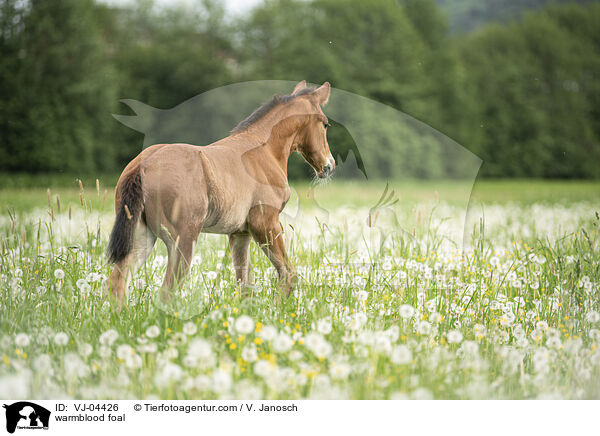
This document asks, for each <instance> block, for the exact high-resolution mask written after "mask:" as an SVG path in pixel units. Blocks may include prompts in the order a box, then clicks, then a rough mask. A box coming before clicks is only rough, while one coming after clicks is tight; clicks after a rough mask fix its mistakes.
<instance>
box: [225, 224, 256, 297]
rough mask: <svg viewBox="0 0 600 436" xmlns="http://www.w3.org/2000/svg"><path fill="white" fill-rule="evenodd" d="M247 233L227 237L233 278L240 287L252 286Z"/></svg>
mask: <svg viewBox="0 0 600 436" xmlns="http://www.w3.org/2000/svg"><path fill="white" fill-rule="evenodd" d="M251 240H252V236H250V234H249V233H233V234H231V235H229V248H230V249H231V257H232V259H233V266H234V268H235V278H236V280H237V282H238V284H240V285H241V286H242V287H243V286H244V285H248V284H252V281H253V277H252V269H251V266H250V241H251Z"/></svg>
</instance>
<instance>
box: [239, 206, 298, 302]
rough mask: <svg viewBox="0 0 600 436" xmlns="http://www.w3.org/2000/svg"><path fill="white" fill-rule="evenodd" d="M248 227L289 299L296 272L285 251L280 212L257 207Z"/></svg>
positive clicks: (251, 211)
mask: <svg viewBox="0 0 600 436" xmlns="http://www.w3.org/2000/svg"><path fill="white" fill-rule="evenodd" d="M248 225H249V228H250V233H251V234H252V237H253V238H254V239H255V240H256V242H257V243H258V244H259V245H260V247H261V248H262V250H263V251H264V252H265V254H266V255H267V257H268V258H269V260H270V261H271V263H272V264H273V266H274V267H275V269H276V270H277V274H278V275H279V280H280V282H281V288H282V291H283V293H284V294H285V296H286V297H289V296H290V293H291V292H292V288H293V286H294V285H295V283H296V272H295V271H294V267H293V266H292V264H291V262H290V260H289V258H288V255H287V252H286V250H285V243H284V236H283V228H282V227H281V223H280V222H279V211H278V210H277V209H275V208H273V207H269V206H264V205H261V206H255V207H253V208H252V209H251V210H250V214H249V219H248Z"/></svg>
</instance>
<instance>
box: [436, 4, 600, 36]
mask: <svg viewBox="0 0 600 436" xmlns="http://www.w3.org/2000/svg"><path fill="white" fill-rule="evenodd" d="M436 1H437V4H438V5H439V6H440V8H441V9H442V10H443V11H444V12H445V13H446V15H447V16H448V22H449V25H450V30H451V32H452V33H463V32H470V31H472V30H474V29H476V28H478V27H479V26H481V25H483V24H486V23H488V22H490V21H496V22H506V21H510V20H513V19H518V18H520V17H521V15H522V14H523V13H524V12H527V11H529V10H534V9H539V8H542V7H544V6H548V5H552V4H564V3H591V2H593V1H594V0H436ZM596 1H597V0H596Z"/></svg>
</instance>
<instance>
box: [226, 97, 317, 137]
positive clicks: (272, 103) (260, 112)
mask: <svg viewBox="0 0 600 436" xmlns="http://www.w3.org/2000/svg"><path fill="white" fill-rule="evenodd" d="M315 89H316V88H304V89H302V90H300V91H298V92H297V93H296V94H293V95H275V96H273V98H272V99H271V100H269V101H267V102H266V103H263V104H262V105H261V106H260V107H258V108H257V109H255V110H254V112H252V113H251V114H250V115H249V116H248V117H247V118H246V119H244V120H242V121H240V123H239V124H238V125H237V126H235V127H234V128H233V129H232V130H231V134H232V135H234V134H236V133H240V132H243V131H244V130H247V129H248V128H249V127H250V126H251V125H253V124H254V123H256V122H257V121H258V120H260V119H261V118H262V117H264V116H265V115H266V114H268V113H269V112H270V111H271V110H272V109H274V108H275V107H276V106H279V105H280V104H283V103H287V102H289V101H292V100H293V99H295V98H296V97H300V96H301V95H306V94H310V93H312V92H313V91H314V90H315Z"/></svg>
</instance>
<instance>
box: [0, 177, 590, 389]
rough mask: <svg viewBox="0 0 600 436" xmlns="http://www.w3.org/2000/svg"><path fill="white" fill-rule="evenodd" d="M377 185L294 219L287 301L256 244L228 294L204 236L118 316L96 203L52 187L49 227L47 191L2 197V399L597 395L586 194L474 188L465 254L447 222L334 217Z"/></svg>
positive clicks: (156, 263) (405, 187)
mask: <svg viewBox="0 0 600 436" xmlns="http://www.w3.org/2000/svg"><path fill="white" fill-rule="evenodd" d="M382 185H383V184H381V183H374V182H368V183H361V184H358V183H356V184H345V185H341V184H336V183H335V181H334V182H332V183H331V184H330V185H328V186H327V187H326V188H325V189H324V190H323V192H321V193H318V194H317V199H318V200H319V202H320V204H327V206H328V208H329V212H330V217H329V221H327V222H317V221H316V220H315V218H314V216H311V215H310V213H306V214H305V215H304V216H302V217H300V218H298V219H297V221H293V226H294V230H293V231H287V232H286V239H287V245H288V247H289V252H290V257H291V260H292V262H293V264H294V265H295V266H296V268H297V270H298V273H299V276H300V280H299V283H298V286H297V289H296V292H295V295H294V296H293V297H292V298H290V299H288V300H285V299H278V300H274V295H276V294H277V292H278V291H277V281H276V277H275V275H274V273H273V271H272V268H270V264H269V262H268V260H267V259H266V258H265V256H264V255H263V253H262V251H261V250H260V249H259V248H258V247H256V246H255V245H254V244H253V246H252V250H251V258H252V264H253V270H254V274H255V280H256V285H255V286H254V287H253V288H252V289H251V290H252V293H253V295H252V297H250V298H242V297H241V296H240V292H239V291H240V290H239V289H238V288H237V286H236V285H235V280H234V273H233V270H232V267H231V256H230V254H229V252H228V249H227V245H226V238H224V237H222V236H206V235H203V236H201V237H200V239H199V242H198V245H197V246H196V251H195V256H196V258H195V260H194V263H193V266H192V269H191V274H190V279H189V282H188V283H187V284H186V286H185V287H184V289H183V290H181V291H180V292H179V293H178V294H176V295H175V297H174V301H173V303H172V304H170V305H166V306H165V305H163V304H161V303H160V301H159V299H158V298H157V293H158V291H159V286H160V283H161V280H162V277H163V274H164V271H165V258H164V256H165V250H164V247H163V246H162V245H161V244H158V245H157V248H156V249H155V251H154V252H153V254H152V255H151V257H150V259H149V260H148V261H147V262H146V264H145V266H144V267H143V268H142V269H141V270H140V271H139V272H138V273H137V274H136V276H135V277H134V280H133V284H132V289H131V291H130V294H129V301H128V304H127V306H126V308H125V309H124V310H122V311H121V312H118V311H117V310H116V309H115V307H114V305H112V304H110V302H109V300H107V298H106V297H105V296H104V295H102V292H101V289H102V280H103V278H104V277H105V276H106V275H108V274H110V270H111V268H110V265H107V263H106V260H105V258H104V257H103V254H102V253H103V252H104V250H105V247H106V243H107V232H108V230H110V225H111V224H112V220H113V213H112V210H111V207H112V204H111V198H112V192H111V190H110V189H109V188H108V187H107V188H106V190H107V192H108V195H107V199H106V200H104V201H103V192H104V191H103V188H104V184H103V183H101V189H100V190H99V193H98V191H97V190H96V187H95V182H93V183H90V184H89V185H88V184H87V183H85V181H84V191H83V200H84V201H83V203H84V206H83V207H82V206H81V203H80V190H79V187H78V186H75V187H73V188H64V187H56V188H52V189H51V204H52V207H53V209H54V211H53V212H54V216H51V215H50V214H48V212H47V210H48V208H49V207H48V200H47V192H46V189H44V188H37V189H35V188H28V189H19V190H17V189H3V190H0V199H1V201H2V205H3V206H4V205H7V206H9V207H11V208H13V209H14V210H15V211H16V214H15V215H10V216H9V214H8V213H7V212H5V210H2V211H1V212H0V314H1V316H0V328H1V333H0V359H1V361H0V397H4V398H9V397H10V398H17V397H22V398H42V397H62V396H69V397H73V398H125V397H137V398H145V397H148V396H159V397H161V398H228V397H237V398H272V399H275V398H356V399H358V398H366V399H379V398H381V399H384V398H548V397H550V398H599V397H600V348H599V345H600V330H599V329H600V313H599V312H600V299H599V298H598V292H599V290H600V289H599V284H600V233H599V230H598V224H599V221H600V219H599V218H598V216H597V212H598V211H600V198H599V196H598V191H599V190H598V187H599V186H598V183H591V182H538V181H481V182H477V184H476V185H475V188H474V194H473V197H474V199H475V200H476V201H478V202H483V203H484V204H488V205H490V206H489V207H488V208H487V209H486V215H485V219H484V221H482V222H481V223H480V224H479V225H478V226H477V227H476V228H475V229H473V237H472V242H471V243H470V244H469V245H467V246H466V247H465V250H464V251H463V252H462V253H460V252H457V251H456V248H455V246H454V245H452V244H448V243H447V241H446V239H445V237H444V235H443V232H442V231H441V227H440V225H441V224H443V220H440V221H439V222H437V221H428V220H417V219H415V218H414V213H413V211H412V209H410V208H407V210H406V211H405V210H404V208H403V207H402V206H400V207H398V206H396V207H398V210H397V214H398V215H397V216H398V219H399V222H400V224H399V225H400V226H401V227H402V228H411V229H414V231H412V232H410V234H409V233H407V232H404V231H402V230H400V228H399V227H394V225H391V224H386V225H383V224H380V225H379V226H378V227H368V226H367V225H366V220H365V216H364V215H361V213H362V212H360V211H359V210H356V211H355V212H352V213H348V209H344V208H342V206H345V205H352V206H356V207H358V206H361V207H362V206H372V205H374V204H375V203H376V202H377V199H378V198H379V196H380V194H381V191H382V187H383V186H382ZM391 185H392V187H393V188H394V189H395V191H396V193H397V194H398V195H399V196H400V205H402V204H408V203H414V204H415V205H416V206H419V205H421V204H422V203H430V202H434V201H435V200H436V198H440V199H441V200H440V201H441V203H440V207H443V208H445V209H444V210H445V211H446V212H444V213H448V214H450V215H451V214H453V213H459V212H460V211H461V209H460V206H458V205H459V204H460V202H461V201H462V199H463V196H464V187H462V186H460V185H459V184H456V183H455V184H453V183H449V182H444V183H434V182H426V183H416V182H411V183H408V182H404V183H399V182H395V183H392V184H391ZM307 188H308V185H307V184H300V185H299V188H298V193H299V197H300V198H301V199H302V197H303V196H304V195H306V190H307ZM461 190H462V191H461ZM435 191H437V192H438V194H437V195H436V194H435ZM55 195H59V196H60V199H61V211H60V212H59V211H58V208H57V206H56V198H55ZM301 201H303V200H301ZM5 202H6V203H5ZM453 202H455V203H453ZM306 204H307V206H308V205H309V204H310V202H307V203H306ZM69 205H70V206H71V215H70V216H69V212H68V206H69ZM3 209H4V207H3ZM307 211H308V209H307ZM286 219H287V218H286ZM290 224H292V222H290ZM286 228H289V227H288V226H286ZM469 231H470V229H469Z"/></svg>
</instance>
